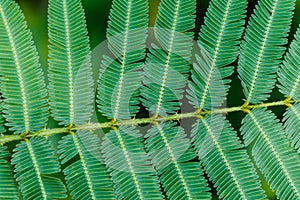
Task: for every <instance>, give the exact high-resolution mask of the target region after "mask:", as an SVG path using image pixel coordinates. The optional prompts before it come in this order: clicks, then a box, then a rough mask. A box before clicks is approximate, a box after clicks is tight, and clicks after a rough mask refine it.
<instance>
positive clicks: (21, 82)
mask: <svg viewBox="0 0 300 200" xmlns="http://www.w3.org/2000/svg"><path fill="white" fill-rule="evenodd" d="M0 13H1V16H2V20H3V23H4V26H5V30H6V32H7V36H8V39H9V43H10V48H11V50H12V53H13V57H14V61H15V65H16V69H17V75H18V79H19V86H20V90H21V96H22V106H23V116H24V125H25V132H26V133H27V132H29V131H30V122H29V113H28V103H27V97H26V91H25V84H24V80H23V73H22V69H21V64H20V60H19V56H18V53H17V49H16V44H15V41H14V37H13V34H12V32H11V29H10V25H9V23H8V20H7V18H6V15H5V12H4V10H3V6H2V5H0Z"/></svg>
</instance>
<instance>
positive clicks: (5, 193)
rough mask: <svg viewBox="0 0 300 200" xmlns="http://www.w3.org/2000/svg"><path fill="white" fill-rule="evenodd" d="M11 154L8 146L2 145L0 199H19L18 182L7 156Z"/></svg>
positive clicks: (0, 150) (0, 151)
mask: <svg viewBox="0 0 300 200" xmlns="http://www.w3.org/2000/svg"><path fill="white" fill-rule="evenodd" d="M8 157H9V154H8V152H7V150H6V147H0V187H1V190H0V199H9V200H10V199H11V200H12V199H18V196H19V195H18V189H17V184H16V182H15V180H14V178H13V170H12V168H11V166H10V165H9V163H8V162H7V160H6V159H7V158H8Z"/></svg>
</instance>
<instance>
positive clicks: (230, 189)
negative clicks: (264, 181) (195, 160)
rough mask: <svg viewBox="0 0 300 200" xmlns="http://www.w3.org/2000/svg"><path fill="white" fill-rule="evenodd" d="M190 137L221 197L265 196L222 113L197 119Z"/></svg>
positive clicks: (252, 167) (253, 169)
mask: <svg viewBox="0 0 300 200" xmlns="http://www.w3.org/2000/svg"><path fill="white" fill-rule="evenodd" d="M192 138H193V139H192V140H193V144H194V145H195V148H196V150H197V152H198V156H199V159H200V161H201V162H202V163H203V165H204V169H205V171H206V172H207V174H208V176H209V177H210V179H211V180H212V182H213V183H214V185H215V186H216V187H217V191H218V195H219V197H220V198H221V199H228V200H231V199H265V198H266V196H265V194H264V191H263V190H262V189H261V185H260V183H259V181H258V176H257V174H256V172H255V168H254V166H253V164H252V163H251V161H250V159H249V156H248V155H247V152H246V150H245V149H244V146H243V145H242V144H241V142H240V141H239V138H238V137H237V135H236V132H235V131H234V130H233V129H232V128H231V127H230V124H229V122H228V121H227V120H225V118H224V117H223V116H221V115H212V116H207V117H205V118H202V119H199V120H198V121H197V123H196V124H195V125H194V128H193V130H192Z"/></svg>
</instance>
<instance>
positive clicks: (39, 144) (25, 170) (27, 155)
mask: <svg viewBox="0 0 300 200" xmlns="http://www.w3.org/2000/svg"><path fill="white" fill-rule="evenodd" d="M14 152H15V154H13V158H12V164H13V165H15V177H16V180H17V182H18V184H19V188H20V190H21V192H22V194H23V197H24V199H43V200H48V199H63V198H66V197H67V195H66V194H65V193H66V189H65V186H64V185H63V183H62V182H61V180H60V179H58V178H56V177H54V174H56V173H59V172H60V167H59V163H58V161H57V159H56V157H55V156H54V150H53V149H52V147H51V146H50V145H49V143H48V142H47V140H46V139H45V138H42V137H35V138H31V139H30V140H29V141H25V142H21V143H19V144H18V145H17V147H16V148H15V149H14Z"/></svg>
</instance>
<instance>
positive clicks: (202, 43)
mask: <svg viewBox="0 0 300 200" xmlns="http://www.w3.org/2000/svg"><path fill="white" fill-rule="evenodd" d="M245 9H246V1H244V0H213V1H211V2H210V6H209V8H208V11H207V14H206V18H205V21H204V25H203V26H202V28H201V31H200V34H199V40H198V45H199V48H200V55H196V63H195V64H194V68H193V70H192V76H191V78H192V80H193V82H190V85H189V87H190V90H188V93H189V94H190V96H188V97H189V99H190V100H191V104H193V105H194V107H195V108H199V109H205V110H209V109H212V108H214V107H220V106H221V105H222V103H223V102H224V101H225V100H226V96H227V92H228V89H229V86H228V85H227V84H228V83H229V82H230V80H228V79H226V78H228V77H229V76H230V75H231V74H232V73H233V67H232V66H228V65H230V64H232V62H233V61H235V59H236V57H237V56H238V48H239V43H240V41H239V40H240V38H241V36H242V33H243V30H244V27H243V25H244V23H245V21H244V19H243V18H244V17H245V11H246V10H245ZM216 19H217V21H216Z"/></svg>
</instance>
